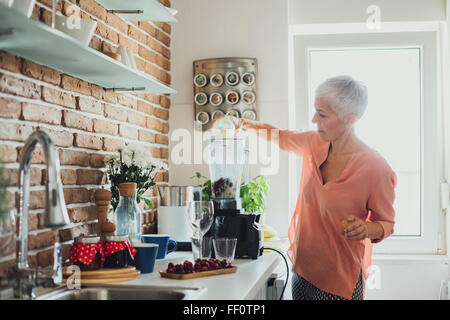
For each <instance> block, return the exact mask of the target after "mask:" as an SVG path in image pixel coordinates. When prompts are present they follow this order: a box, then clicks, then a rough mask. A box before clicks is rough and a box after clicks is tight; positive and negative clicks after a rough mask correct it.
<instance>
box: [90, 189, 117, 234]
mask: <svg viewBox="0 0 450 320" xmlns="http://www.w3.org/2000/svg"><path fill="white" fill-rule="evenodd" d="M111 196H112V194H111V191H109V190H106V189H98V190H96V191H95V193H94V198H95V205H96V206H97V218H98V224H97V235H98V236H112V235H114V231H116V225H115V224H114V223H112V222H111V221H108V218H107V217H108V210H109V204H110V201H111Z"/></svg>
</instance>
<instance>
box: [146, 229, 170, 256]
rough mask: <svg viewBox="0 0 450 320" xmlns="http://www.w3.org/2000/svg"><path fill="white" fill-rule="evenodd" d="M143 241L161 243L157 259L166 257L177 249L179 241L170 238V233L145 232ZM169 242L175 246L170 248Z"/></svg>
mask: <svg viewBox="0 0 450 320" xmlns="http://www.w3.org/2000/svg"><path fill="white" fill-rule="evenodd" d="M141 241H142V242H144V243H156V244H158V245H159V249H158V255H157V256H156V259H164V258H165V257H166V255H167V254H168V253H171V252H173V251H175V249H176V248H177V242H176V241H174V240H171V239H170V236H169V235H168V234H143V235H141ZM169 243H172V244H173V248H172V249H170V250H169Z"/></svg>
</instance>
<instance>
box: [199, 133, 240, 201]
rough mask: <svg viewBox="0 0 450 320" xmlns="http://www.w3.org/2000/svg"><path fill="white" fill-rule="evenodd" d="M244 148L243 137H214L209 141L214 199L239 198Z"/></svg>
mask: <svg viewBox="0 0 450 320" xmlns="http://www.w3.org/2000/svg"><path fill="white" fill-rule="evenodd" d="M244 147H245V145H244V139H243V138H242V137H212V138H210V139H208V140H207V151H208V164H209V173H210V176H211V189H212V198H213V199H235V198H239V196H240V186H241V178H242V170H243V166H244V161H245V155H244Z"/></svg>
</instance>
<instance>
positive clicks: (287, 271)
mask: <svg viewBox="0 0 450 320" xmlns="http://www.w3.org/2000/svg"><path fill="white" fill-rule="evenodd" d="M263 249H264V250H272V251H275V252H278V253H279V254H280V255H281V256H282V257H283V260H284V263H285V264H286V281H285V282H284V286H283V290H282V291H281V295H280V300H282V299H283V295H284V290H285V289H286V286H287V283H288V280H289V265H288V262H287V260H286V257H285V256H284V254H283V253H282V252H281V251H279V250H277V249H274V248H269V247H263Z"/></svg>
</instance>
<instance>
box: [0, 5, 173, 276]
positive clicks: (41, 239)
mask: <svg viewBox="0 0 450 320" xmlns="http://www.w3.org/2000/svg"><path fill="white" fill-rule="evenodd" d="M160 1H161V3H163V4H164V5H166V6H170V2H169V1H168V0H160ZM70 5H77V6H78V7H79V8H80V10H81V14H82V17H83V18H89V19H94V20H97V21H98V26H97V30H96V32H95V35H94V37H93V39H92V41H91V43H90V47H92V48H94V49H96V50H99V51H103V52H106V51H108V52H116V50H117V48H118V46H119V45H123V46H125V47H126V48H128V49H129V50H131V51H132V52H133V53H134V55H135V60H136V64H137V67H138V69H140V70H142V71H144V72H146V73H148V74H150V75H152V76H154V77H155V78H156V79H158V80H159V81H161V82H163V83H165V84H168V85H170V84H171V75H170V40H171V39H170V34H171V26H170V25H169V24H167V23H158V22H154V23H152V22H127V21H124V20H122V19H120V18H119V17H118V16H116V15H114V14H111V13H107V12H106V10H105V9H104V8H103V7H102V6H100V5H99V4H97V3H96V2H95V1H94V0H70V1H67V0H61V1H59V2H58V11H61V12H62V13H63V14H64V13H65V12H66V10H67V9H68V7H69V6H70ZM50 7H51V0H38V3H37V4H36V6H35V8H34V11H33V16H32V17H33V18H34V19H39V20H41V21H43V22H45V23H47V24H50V19H51V18H50V17H51V15H50V11H49V10H50ZM55 50H57V48H55ZM169 108H170V98H169V97H168V96H167V95H155V94H118V93H114V92H112V91H105V90H104V89H103V88H101V87H98V86H96V85H93V84H90V83H87V82H84V81H82V80H79V79H76V78H73V77H71V76H68V75H65V74H60V73H59V72H57V71H55V70H52V69H49V68H47V67H44V66H41V65H38V64H36V63H33V62H31V61H28V60H25V59H22V58H20V57H17V56H14V55H11V54H9V53H6V52H3V51H0V158H1V161H3V162H5V167H6V168H7V169H6V171H7V173H8V174H9V176H10V177H11V179H12V186H11V187H9V188H8V191H9V196H10V197H9V198H10V205H11V206H16V207H18V191H19V190H18V181H17V180H18V167H19V165H18V161H19V157H20V153H21V149H22V147H23V144H24V141H25V139H26V138H27V137H28V136H29V135H30V134H31V133H32V132H33V130H34V129H36V128H38V127H39V128H41V129H42V130H44V131H46V132H47V133H48V134H49V135H50V136H51V138H52V140H53V142H54V144H55V145H56V147H57V149H58V152H59V157H60V162H61V177H62V183H63V185H64V197H65V200H66V204H67V208H68V211H69V216H70V219H71V222H72V223H71V225H70V226H68V227H65V228H64V229H61V230H49V229H43V228H42V227H41V226H40V225H39V221H40V216H41V215H42V213H43V211H44V210H43V208H44V206H45V200H44V196H45V191H44V184H45V179H46V173H45V164H44V155H43V153H42V150H41V149H40V148H37V150H36V151H35V153H34V156H33V161H32V162H33V166H32V171H31V185H32V188H31V190H32V191H31V198H30V215H29V229H30V231H29V243H28V246H29V250H30V251H29V258H28V260H29V263H30V265H32V266H36V265H40V266H48V265H50V264H51V263H52V260H53V256H52V253H53V251H52V250H53V244H54V242H55V241H56V240H57V239H59V241H61V242H63V250H64V257H65V258H66V257H67V256H68V251H69V249H70V245H71V243H72V241H73V238H74V237H76V236H78V235H80V234H89V233H93V232H95V230H96V229H95V227H96V211H95V204H94V201H93V194H94V192H95V190H96V189H98V188H99V187H100V186H101V185H104V184H106V183H107V180H106V175H105V174H104V171H105V169H104V164H103V159H104V157H105V156H106V155H108V154H111V152H113V151H115V150H116V147H117V146H118V145H119V144H123V143H125V144H128V145H139V146H143V147H145V148H147V149H148V150H150V151H151V153H152V155H153V157H155V158H162V159H163V160H164V161H165V162H166V163H167V162H168V161H167V160H168V135H167V134H168V132H169V123H168V119H169ZM168 179H169V175H168V172H161V173H159V174H158V177H157V185H159V184H165V183H167V182H168ZM146 196H147V197H149V198H150V199H151V200H152V202H153V209H149V208H148V207H147V206H146V205H145V204H144V203H141V208H142V209H143V210H144V214H143V232H144V233H152V232H154V231H156V230H155V226H156V211H157V208H156V206H157V199H156V196H157V190H156V186H155V187H154V188H153V189H152V190H149V191H148V192H147V194H146ZM14 252H15V251H14V249H13V250H11V252H10V254H9V255H8V256H6V257H0V270H7V269H8V268H9V267H11V266H13V265H14V259H15V253H14Z"/></svg>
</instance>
